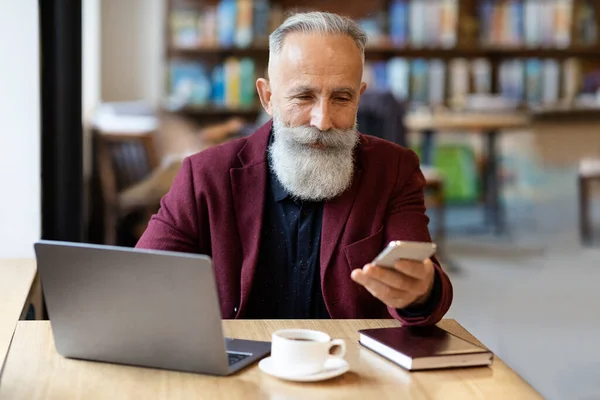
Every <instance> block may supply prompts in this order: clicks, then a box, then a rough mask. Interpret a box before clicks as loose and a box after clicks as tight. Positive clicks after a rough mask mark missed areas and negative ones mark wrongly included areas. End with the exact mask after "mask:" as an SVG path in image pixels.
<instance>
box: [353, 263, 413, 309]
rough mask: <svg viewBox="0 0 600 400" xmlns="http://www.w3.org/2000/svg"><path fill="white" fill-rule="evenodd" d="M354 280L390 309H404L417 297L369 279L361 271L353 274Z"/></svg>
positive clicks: (355, 271)
mask: <svg viewBox="0 0 600 400" xmlns="http://www.w3.org/2000/svg"><path fill="white" fill-rule="evenodd" d="M352 278H353V279H354V280H355V281H356V282H358V283H360V284H361V285H362V286H364V287H365V289H367V291H369V293H371V294H372V295H373V296H374V297H376V298H378V299H379V300H381V301H382V302H384V303H385V304H386V305H388V306H390V307H394V308H402V307H404V306H405V305H406V304H408V303H410V302H411V301H412V299H413V298H414V297H415V296H414V295H413V294H411V293H408V292H404V291H401V290H398V289H394V288H392V287H390V286H388V285H386V284H384V283H382V282H380V281H378V280H376V279H373V278H369V277H368V276H367V275H366V274H365V273H364V272H362V271H361V270H354V271H353V272H352Z"/></svg>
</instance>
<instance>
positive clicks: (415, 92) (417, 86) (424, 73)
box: [410, 58, 429, 104]
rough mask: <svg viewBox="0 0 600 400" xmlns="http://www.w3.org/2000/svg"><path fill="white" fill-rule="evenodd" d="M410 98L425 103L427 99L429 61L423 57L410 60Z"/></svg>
mask: <svg viewBox="0 0 600 400" xmlns="http://www.w3.org/2000/svg"><path fill="white" fill-rule="evenodd" d="M410 67H411V71H410V72H411V75H410V77H411V79H410V87H411V100H412V101H413V102H415V103H421V104H427V103H428V101H429V63H428V62H427V61H426V60H423V59H420V58H418V59H414V60H412V61H411V65H410Z"/></svg>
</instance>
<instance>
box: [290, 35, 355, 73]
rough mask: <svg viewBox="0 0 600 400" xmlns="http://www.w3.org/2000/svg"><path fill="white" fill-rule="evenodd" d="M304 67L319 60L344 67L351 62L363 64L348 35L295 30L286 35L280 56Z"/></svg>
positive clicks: (316, 63)
mask: <svg viewBox="0 0 600 400" xmlns="http://www.w3.org/2000/svg"><path fill="white" fill-rule="evenodd" d="M278 58H281V59H284V60H285V61H287V62H291V63H294V64H296V65H298V66H302V67H311V66H315V65H319V64H321V63H318V62H317V61H326V62H327V63H328V64H330V65H333V66H335V65H336V64H337V65H338V66H340V67H344V65H347V64H348V63H351V62H359V63H361V64H362V56H361V54H360V51H359V50H358V47H357V46H356V44H355V43H354V41H353V40H352V39H351V38H350V37H349V36H346V35H333V34H319V33H302V32H293V33H290V34H289V35H288V36H286V38H285V40H284V41H283V44H282V47H281V53H280V54H279V57H278Z"/></svg>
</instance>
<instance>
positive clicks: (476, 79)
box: [471, 58, 492, 94]
mask: <svg viewBox="0 0 600 400" xmlns="http://www.w3.org/2000/svg"><path fill="white" fill-rule="evenodd" d="M471 75H472V77H473V91H474V92H475V93H477V94H489V93H491V92H492V64H491V63H490V60H488V59H487V58H476V59H474V60H472V61H471Z"/></svg>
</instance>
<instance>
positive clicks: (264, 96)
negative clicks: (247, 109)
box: [256, 78, 273, 116]
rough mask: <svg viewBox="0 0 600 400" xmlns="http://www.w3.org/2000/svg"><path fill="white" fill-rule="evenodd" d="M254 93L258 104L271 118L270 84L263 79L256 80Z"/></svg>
mask: <svg viewBox="0 0 600 400" xmlns="http://www.w3.org/2000/svg"><path fill="white" fill-rule="evenodd" d="M256 91H257V92H258V97H259V98H260V104H262V106H263V108H264V109H265V111H266V112H267V114H269V115H270V116H273V105H272V104H271V94H272V93H271V84H270V83H269V81H268V80H266V79H265V78H259V79H257V80H256Z"/></svg>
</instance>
